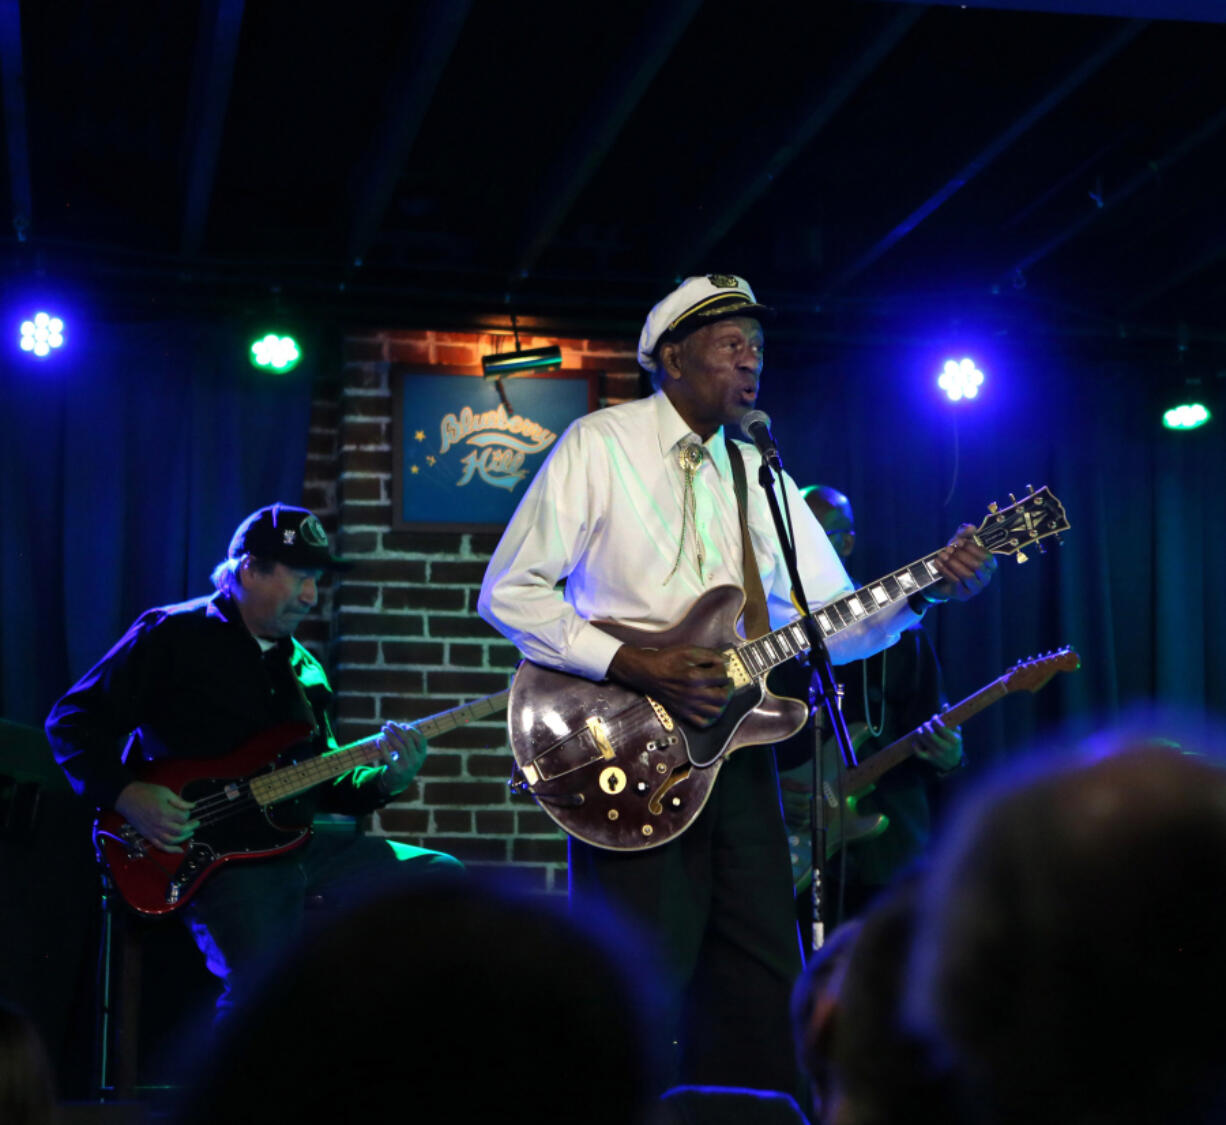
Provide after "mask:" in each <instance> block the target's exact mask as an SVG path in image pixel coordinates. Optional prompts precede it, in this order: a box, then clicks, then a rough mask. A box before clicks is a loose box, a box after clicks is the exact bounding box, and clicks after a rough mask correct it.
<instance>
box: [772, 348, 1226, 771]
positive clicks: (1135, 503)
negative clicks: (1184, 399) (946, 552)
mask: <svg viewBox="0 0 1226 1125" xmlns="http://www.w3.org/2000/svg"><path fill="white" fill-rule="evenodd" d="M1000 352H1001V354H1000V355H999V356H998V357H997V358H996V359H995V361H994V362H987V363H984V366H985V367H987V369H988V383H987V385H986V387H985V389H984V393H983V396H982V398H981V399H980V400H979V401H977V402H976V403H974V404H966V405H964V406H962V407H961V408H960V409H957V410H954V409H951V408H949V407H948V406H942V405H941V404H940V403H939V402H938V401H937V398H936V397H935V387H934V386H933V383H934V378H935V370H936V367H937V361H938V360H939V358H941V357H939V356H938V355H936V354H932V353H927V352H921V351H919V350H918V349H912V350H907V349H905V348H899V349H897V350H895V351H890V350H888V349H885V348H876V349H871V350H869V349H865V350H864V351H862V352H856V351H851V350H848V351H845V352H843V353H841V354H840V355H839V356H838V358H837V359H834V360H830V359H827V360H824V361H821V362H818V363H814V364H812V365H809V364H805V363H803V362H800V361H797V360H796V359H795V358H790V357H783V360H782V362H774V361H776V360H779V358H780V357H779V356H778V355H775V356H772V357H771V358H772V369H771V370H768V372H767V375H766V377H765V380H764V385H763V391H762V396H761V405H762V406H763V408H764V409H766V410H767V412H768V413H770V414H771V415H772V417H773V418H774V419H775V434H776V437H777V439H778V441H779V444H780V446H781V448H782V449H783V452H784V458H785V465H786V467H787V468H788V469H789V471H791V472H792V473H793V475H794V476H795V477H796V478H797V480H798V482H800V483H802V484H803V483H824V484H830V485H833V486H835V487H837V488H840V489H841V490H842V491H844V492H846V493H847V495H848V496H849V497H850V498H851V501H852V504H853V506H854V508H855V511H856V520H857V531H858V541H857V546H856V552H855V555H854V556H853V558H852V561H851V566H850V569H851V571H852V574H853V577H855V578H856V579H857V581H858V582H861V583H862V582H867V581H870V580H871V579H873V578H876V577H878V576H879V575H881V574H884V573H887V572H888V571H891V570H893V569H895V568H897V567H899V566H901V565H903V564H905V563H907V562H910V561H911V560H913V559H915V558H918V557H920V556H921V555H924V554H926V553H927V552H929V551H931V550H933V549H935V548H936V547H937V546H939V545H940V544H941V543H942V542H944V541H945V539H946V538H948V536H949V535H950V533H951V532H952V531H953V529H954V528H955V527H956V526H957V524H959V523H960V522H963V521H968V522H973V523H975V524H978V523H980V522H981V521H982V519H983V518H984V516H985V515H986V514H987V511H986V505H987V504H988V502H989V501H992V500H996V501H999V502H1000V503H1001V504H1002V505H1003V504H1006V503H1008V493H1009V492H1014V493H1016V494H1018V495H1019V496H1020V495H1021V494H1022V492H1023V489H1024V487H1025V486H1026V485H1027V484H1028V483H1029V484H1033V485H1034V486H1035V487H1036V488H1037V487H1039V486H1042V485H1048V486H1050V488H1051V489H1052V491H1053V492H1054V493H1055V494H1056V495H1057V496H1058V497H1059V499H1060V500H1061V501H1062V502H1063V503H1064V506H1065V509H1066V511H1067V513H1068V518H1069V521H1070V523H1071V524H1072V530H1071V531H1070V532H1068V534H1067V535H1066V536H1065V537H1064V546H1063V547H1061V548H1056V547H1054V546H1052V547H1049V550H1048V553H1047V554H1046V555H1045V556H1042V555H1039V554H1038V553H1037V552H1032V553H1031V554H1032V557H1031V558H1030V560H1029V561H1028V562H1026V563H1025V564H1024V565H1020V566H1019V565H1018V564H1017V563H1016V562H1014V561H1012V560H1010V559H1001V560H1000V569H999V572H998V574H997V576H996V578H995V579H994V581H993V584H992V586H991V588H990V589H989V590H988V591H986V592H985V593H984V594H982V595H980V596H979V597H978V598H975V599H973V600H972V601H970V602H967V603H965V604H962V605H951V606H947V607H943V608H941V609H938V610H935V611H930V612H929V613H928V615H927V619H926V622H925V627H926V628H927V629H928V630H929V634H930V636H931V637H932V639H933V641H934V643H935V644H936V647H937V652H938V654H939V656H940V658H941V661H942V665H943V668H944V672H945V681H946V688H947V691H948V694H949V697H950V699H951V701H957V700H959V699H962V698H964V697H965V696H967V695H969V694H971V693H972V692H973V691H975V690H977V689H978V688H980V687H981V686H983V685H984V684H986V683H988V682H989V681H990V680H992V679H994V678H995V677H996V676H998V675H1000V674H1001V673H1002V672H1004V671H1005V670H1006V669H1007V668H1008V667H1010V666H1011V665H1013V664H1014V663H1016V662H1017V661H1019V660H1021V659H1024V658H1027V657H1029V656H1032V655H1036V654H1041V653H1043V652H1045V651H1047V650H1049V649H1055V648H1058V647H1060V646H1062V645H1066V644H1067V645H1073V646H1074V647H1076V649H1077V650H1078V651H1079V653H1080V654H1081V657H1082V660H1083V666H1082V668H1081V670H1080V671H1078V672H1075V673H1072V674H1070V675H1061V676H1058V677H1057V678H1056V679H1055V680H1054V681H1052V683H1050V684H1049V685H1048V686H1047V687H1046V688H1044V689H1043V690H1042V691H1041V692H1039V693H1038V694H1037V695H1034V696H1032V695H1028V694H1025V695H1019V696H1010V697H1006V698H1005V699H1004V700H1003V701H1002V702H1001V703H999V704H997V705H996V706H995V707H992V708H990V709H989V710H987V711H984V712H982V713H981V714H980V715H979V716H977V717H975V718H973V719H971V720H970V721H969V723H968V725H967V727H966V729H965V731H964V735H965V738H966V741H967V746H968V750H969V751H970V753H971V754H972V756H973V757H976V758H977V760H979V761H980V762H984V761H987V762H991V761H993V760H996V759H999V758H1001V757H1003V756H1005V755H1007V754H1009V753H1010V752H1012V751H1015V750H1018V749H1021V748H1024V747H1027V746H1029V745H1031V744H1033V743H1035V742H1036V741H1040V740H1041V738H1042V735H1043V734H1044V733H1051V732H1052V731H1053V730H1054V729H1055V728H1056V727H1057V726H1059V727H1060V728H1062V729H1065V730H1069V731H1070V732H1073V733H1078V732H1084V731H1085V730H1088V729H1090V728H1093V727H1096V726H1099V725H1103V724H1106V723H1110V722H1113V721H1115V720H1118V719H1120V718H1121V717H1124V716H1127V715H1129V714H1131V712H1133V711H1134V710H1135V709H1137V708H1141V707H1145V706H1148V705H1151V704H1158V705H1160V706H1162V707H1164V708H1169V709H1173V710H1177V711H1178V710H1183V711H1188V712H1190V713H1191V714H1192V715H1194V716H1203V715H1204V714H1205V713H1206V712H1217V713H1219V714H1220V712H1221V711H1222V709H1223V700H1224V698H1226V631H1224V630H1223V624H1224V619H1223V594H1222V589H1221V584H1220V583H1218V582H1215V581H1213V579H1212V576H1213V574H1214V573H1215V572H1216V566H1217V565H1220V562H1221V553H1222V546H1223V544H1224V543H1226V502H1224V501H1223V491H1222V489H1223V482H1224V481H1226V434H1224V432H1223V429H1222V427H1223V425H1226V417H1222V416H1221V414H1220V412H1219V416H1218V417H1217V419H1216V420H1215V421H1214V423H1213V424H1211V425H1210V426H1207V427H1205V428H1203V429H1202V430H1199V431H1194V432H1190V433H1186V434H1176V433H1171V432H1169V431H1166V430H1163V429H1162V428H1161V425H1160V422H1159V409H1158V407H1159V400H1160V395H1159V393H1158V390H1159V387H1160V384H1161V379H1160V377H1159V376H1158V375H1155V374H1153V373H1151V372H1147V371H1146V370H1145V369H1144V367H1143V366H1141V365H1140V364H1137V365H1135V366H1133V365H1129V364H1127V363H1121V362H1119V361H1111V362H1106V361H1101V360H1100V361H1093V360H1087V359H1085V358H1078V357H1074V356H1071V355H1070V356H1067V357H1064V358H1061V357H1060V356H1059V354H1058V352H1057V349H1055V348H1052V349H1034V350H1033V351H1032V353H1031V354H1029V355H1018V354H1016V353H1014V354H1008V353H1006V352H1005V350H1004V349H1000ZM981 362H982V361H981Z"/></svg>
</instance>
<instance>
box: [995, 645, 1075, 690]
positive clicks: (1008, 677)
mask: <svg viewBox="0 0 1226 1125" xmlns="http://www.w3.org/2000/svg"><path fill="white" fill-rule="evenodd" d="M1080 667H1081V657H1080V656H1078V655H1077V653H1076V651H1075V650H1074V649H1072V648H1070V647H1068V646H1067V645H1066V646H1065V647H1064V648H1061V649H1057V650H1056V651H1055V652H1049V653H1047V654H1046V655H1044V656H1036V657H1035V658H1034V659H1033V660H1021V661H1019V662H1018V663H1017V664H1015V665H1013V667H1012V668H1010V669H1009V671H1007V672H1006V673H1005V674H1004V675H1003V676H1001V680H1002V681H1003V683H1004V685H1005V687H1006V688H1007V689H1008V690H1009V691H1038V690H1039V688H1041V687H1042V686H1043V685H1044V684H1046V683H1047V681H1048V680H1050V679H1051V678H1052V677H1053V676H1054V675H1055V674H1056V673H1057V672H1076V671H1077V669H1078V668H1080Z"/></svg>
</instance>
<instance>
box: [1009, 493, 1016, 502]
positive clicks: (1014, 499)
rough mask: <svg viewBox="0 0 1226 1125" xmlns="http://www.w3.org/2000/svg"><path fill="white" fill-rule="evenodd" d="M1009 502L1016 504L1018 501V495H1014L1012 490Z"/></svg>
mask: <svg viewBox="0 0 1226 1125" xmlns="http://www.w3.org/2000/svg"><path fill="white" fill-rule="evenodd" d="M1009 503H1010V504H1016V503H1017V497H1016V496H1014V495H1013V493H1012V492H1010V493H1009Z"/></svg>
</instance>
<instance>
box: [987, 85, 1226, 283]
mask: <svg viewBox="0 0 1226 1125" xmlns="http://www.w3.org/2000/svg"><path fill="white" fill-rule="evenodd" d="M1223 127H1226V108H1223V109H1220V110H1218V112H1217V113H1215V114H1213V115H1212V116H1211V117H1209V118H1207V119H1206V120H1205V121H1204V122H1203V123H1202V124H1201V126H1200V127H1199V128H1197V129H1194V130H1193V131H1192V132H1191V133H1189V134H1188V135H1187V136H1186V137H1184V139H1183V140H1182V141H1180V142H1179V143H1178V144H1177V145H1175V147H1174V148H1172V149H1171V150H1170V151H1169V152H1167V153H1165V154H1164V155H1163V156H1161V157H1159V158H1158V159H1156V160H1150V161H1146V163H1145V166H1144V167H1143V168H1142V169H1141V170H1140V171H1138V172H1136V173H1135V174H1133V175H1132V176H1131V177H1130V178H1129V179H1128V181H1127V182H1126V183H1125V184H1124V185H1123V186H1122V187H1121V188H1120V189H1119V190H1118V191H1116V192H1112V193H1110V194H1104V195H1103V197H1102V200H1101V201H1100V202H1099V203H1098V205H1097V206H1095V207H1094V208H1092V209H1087V210H1086V212H1085V213H1084V214H1083V215H1082V216H1081V218H1079V219H1076V220H1074V221H1073V222H1071V223H1069V224H1068V226H1066V227H1065V228H1064V229H1063V230H1061V231H1058V232H1057V233H1056V234H1054V235H1052V237H1051V238H1049V239H1048V240H1047V241H1046V242H1044V243H1043V244H1042V245H1041V246H1039V247H1037V248H1036V249H1034V250H1032V251H1031V252H1030V253H1029V254H1027V255H1026V256H1025V257H1023V258H1020V259H1019V260H1018V261H1016V262H1015V263H1014V264H1013V265H1012V266H1011V267H1010V268H1009V269H1008V270H1006V271H1005V273H1004V274H1003V275H1001V277H1000V278H999V279H998V281H997V284H998V285H999V286H1000V287H1001V290H1002V292H1003V291H1005V289H1006V287H1007V286H1009V285H1013V284H1014V283H1015V280H1016V279H1019V278H1020V279H1022V280H1023V282H1024V280H1025V277H1026V271H1027V270H1029V269H1031V268H1033V267H1034V266H1036V265H1038V263H1039V262H1041V261H1042V260H1043V259H1044V258H1046V257H1048V256H1050V255H1051V254H1053V253H1055V252H1056V251H1057V250H1059V249H1060V247H1062V246H1063V245H1064V244H1065V243H1067V242H1069V241H1070V240H1072V239H1073V238H1074V237H1076V236H1077V235H1078V234H1080V233H1081V232H1082V231H1083V230H1085V228H1086V227H1088V226H1089V225H1090V224H1091V223H1093V222H1094V221H1095V220H1096V219H1098V218H1099V217H1100V216H1101V215H1102V214H1104V213H1105V212H1106V211H1108V210H1110V209H1111V208H1112V207H1114V206H1115V205H1116V204H1117V203H1122V202H1123V201H1124V200H1125V199H1129V198H1130V197H1132V196H1133V195H1135V194H1136V193H1137V192H1138V191H1140V189H1141V188H1143V187H1144V186H1145V185H1146V184H1149V183H1152V182H1153V181H1154V180H1155V179H1158V178H1159V177H1161V176H1162V175H1163V173H1165V172H1166V171H1167V170H1168V169H1170V168H1172V167H1173V166H1174V165H1175V164H1177V163H1178V162H1179V161H1180V160H1182V159H1183V158H1184V157H1185V156H1187V155H1188V154H1189V153H1191V152H1193V151H1195V150H1196V149H1197V148H1199V147H1200V146H1201V145H1202V144H1204V143H1205V142H1206V141H1207V140H1209V138H1210V137H1212V136H1213V135H1214V134H1215V133H1218V132H1220V131H1221V130H1222V128H1223Z"/></svg>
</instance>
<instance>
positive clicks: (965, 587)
mask: <svg viewBox="0 0 1226 1125" xmlns="http://www.w3.org/2000/svg"><path fill="white" fill-rule="evenodd" d="M974 533H975V525H974V524H970V523H964V524H962V525H961V526H960V527H959V528H958V530H957V531H955V532H954V536H953V538H952V539H951V540H950V541H949V542H948V543H947V544H946V545H945V547H944V548H943V549H942V550H941V553H940V554H939V555H938V556H937V557H936V560H935V562H936V568H937V570H939V571H940V572H941V573H942V574H943V575H944V576H945V581H944V582H940V583H938V584H937V585H935V586H932V587H930V588H929V589H928V590H926V591H925V592H924V597H925V598H926V599H927V600H928V601H940V602H944V601H949V600H950V599H951V598H952V599H954V600H955V601H960V602H964V601H966V600H967V598H973V597H974V596H975V595H976V594H977V593H979V591H980V590H982V589H983V588H984V587H985V586H986V585H987V584H988V583H989V582H991V581H992V575H993V574H994V573H995V572H996V556H995V555H993V554H991V553H990V552H989V551H985V550H984V549H983V548H982V547H980V546H979V545H978V544H977V543H976V542H975V540H974V538H973V536H974Z"/></svg>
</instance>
